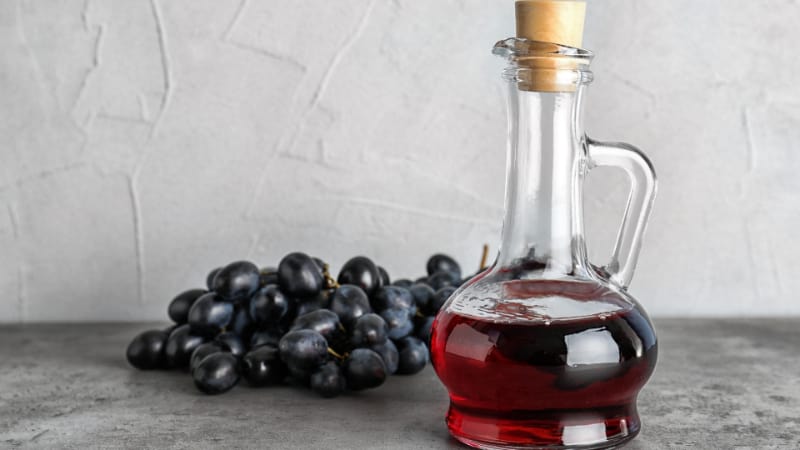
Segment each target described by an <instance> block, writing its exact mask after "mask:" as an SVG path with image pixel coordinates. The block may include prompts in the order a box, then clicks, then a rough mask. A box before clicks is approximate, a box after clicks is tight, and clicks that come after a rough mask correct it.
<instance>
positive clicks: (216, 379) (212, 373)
mask: <svg viewBox="0 0 800 450" xmlns="http://www.w3.org/2000/svg"><path fill="white" fill-rule="evenodd" d="M238 365H239V362H238V360H237V359H236V357H235V356H233V355H231V354H230V353H212V354H210V355H208V356H206V357H205V358H203V360H202V361H200V363H199V364H198V365H197V367H195V369H194V371H192V378H193V379H194V384H195V386H197V389H200V390H201V391H202V392H204V393H206V394H221V393H223V392H226V391H229V390H230V389H231V388H233V387H234V386H236V383H238V382H239V371H238V367H237V366H238Z"/></svg>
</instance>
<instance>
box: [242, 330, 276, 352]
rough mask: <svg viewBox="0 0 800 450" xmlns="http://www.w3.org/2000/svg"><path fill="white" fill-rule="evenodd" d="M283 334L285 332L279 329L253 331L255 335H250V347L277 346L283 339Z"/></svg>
mask: <svg viewBox="0 0 800 450" xmlns="http://www.w3.org/2000/svg"><path fill="white" fill-rule="evenodd" d="M282 334H283V333H281V331H280V330H277V329H270V330H261V331H256V332H255V333H253V336H251V337H250V348H256V347H260V346H262V345H272V346H275V347H277V346H278V343H279V342H280V341H281V335H282Z"/></svg>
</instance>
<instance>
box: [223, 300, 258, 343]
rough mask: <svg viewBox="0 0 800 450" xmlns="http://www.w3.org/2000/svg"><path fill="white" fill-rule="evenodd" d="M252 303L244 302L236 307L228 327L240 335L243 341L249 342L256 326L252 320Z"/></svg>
mask: <svg viewBox="0 0 800 450" xmlns="http://www.w3.org/2000/svg"><path fill="white" fill-rule="evenodd" d="M249 309H250V303H249V302H242V303H239V304H237V305H236V306H234V309H233V319H232V320H231V324H230V326H229V327H228V329H230V330H231V331H233V332H234V333H236V334H238V335H239V337H240V338H242V341H244V342H249V341H250V337H251V336H252V335H253V332H254V331H255V328H256V326H255V324H254V323H253V320H252V319H251V318H250V311H249Z"/></svg>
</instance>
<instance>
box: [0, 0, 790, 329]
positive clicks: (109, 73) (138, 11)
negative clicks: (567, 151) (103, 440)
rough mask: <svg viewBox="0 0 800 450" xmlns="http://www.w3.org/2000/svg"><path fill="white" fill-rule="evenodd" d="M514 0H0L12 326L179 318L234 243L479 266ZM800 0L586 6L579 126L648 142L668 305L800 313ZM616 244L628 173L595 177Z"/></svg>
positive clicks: (0, 218)
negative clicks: (173, 303) (586, 55)
mask: <svg viewBox="0 0 800 450" xmlns="http://www.w3.org/2000/svg"><path fill="white" fill-rule="evenodd" d="M511 3H512V2H511V1H510V0H506V1H498V0H481V1H478V0H470V1H463V0H458V1H435V2H422V1H401V0H395V1H389V0H372V1H368V0H340V1H335V2H333V1H323V0H314V1H306V0H303V1H299V0H270V1H259V2H257V1H248V0H244V1H241V0H224V1H223V0H203V1H198V0H182V1H178V0H169V1H167V0H137V1H127V2H121V1H117V2H109V1H99V0H97V1H96V0H62V1H54V0H42V1H22V0H17V1H13V0H8V1H3V2H0V46H1V47H2V51H0V99H2V102H0V294H2V296H0V321H10V322H14V321H48V320H104V319H108V320H137V319H160V318H164V317H165V308H166V303H167V302H168V301H169V299H170V298H171V296H172V295H173V294H174V293H176V292H177V291H179V290H181V289H183V288H186V287H193V286H195V285H200V284H202V282H203V280H204V277H205V273H206V272H207V271H208V270H209V269H211V268H213V267H215V266H217V265H219V264H221V263H224V262H227V261H230V260H234V259H241V258H252V259H254V260H256V261H258V262H260V263H262V264H269V263H272V264H274V263H275V262H276V261H277V260H278V259H279V258H280V256H281V255H283V254H285V253H287V252H289V251H291V250H295V249H299V250H304V251H307V252H311V253H313V254H316V255H319V256H322V257H324V258H326V259H328V260H330V261H331V262H332V263H333V264H334V265H335V266H337V267H338V266H339V265H340V264H341V263H342V262H343V261H345V260H346V259H347V257H348V256H351V255H354V254H361V253H363V254H366V255H369V256H371V257H373V258H375V259H376V260H377V261H378V262H380V263H381V264H383V265H384V266H385V267H386V268H387V269H389V271H390V272H391V273H392V274H395V275H398V276H417V275H420V274H421V272H422V271H423V268H424V261H425V259H426V257H427V256H428V255H429V254H430V253H431V252H433V251H445V252H448V253H451V254H453V255H454V256H456V257H457V258H458V259H460V260H461V261H462V264H463V265H465V266H467V267H472V266H476V265H477V264H478V260H479V254H480V246H481V244H482V243H484V242H488V243H490V244H491V245H492V246H493V247H494V246H496V243H497V241H498V237H499V231H500V219H501V213H502V194H503V170H504V164H505V163H504V157H505V155H504V152H505V149H504V145H505V144H504V133H505V116H504V114H505V111H504V105H503V98H502V94H503V89H502V85H501V83H500V80H499V77H498V73H499V71H500V69H501V67H502V63H501V62H500V61H498V60H495V58H494V57H492V56H491V55H490V54H489V49H490V47H491V45H492V44H493V43H494V42H495V41H496V40H499V39H500V38H504V37H507V36H509V35H512V34H513V17H512V12H513V7H512V4H511ZM798 17H800V3H799V2H797V1H790V0H773V1H769V2H767V1H763V0H762V1H755V2H753V1H743V0H735V1H734V0H725V1H722V0H716V1H715V0H701V1H694V0H673V1H668V2H665V1H660V0H605V1H603V2H599V1H593V2H592V1H590V4H589V15H588V24H587V36H586V39H585V44H586V46H587V47H588V48H591V49H593V50H595V51H596V53H597V58H596V61H595V64H594V65H593V68H594V71H595V77H596V81H595V83H594V85H593V86H592V87H591V88H590V93H589V95H588V102H587V129H588V130H589V132H590V133H591V134H592V135H594V136H595V137H596V138H599V139H612V140H626V141H629V142H632V143H635V144H637V145H639V146H640V147H642V148H643V149H645V150H646V151H647V152H648V154H649V155H650V156H651V158H652V159H653V161H654V163H655V164H656V167H657V169H658V172H659V177H660V183H661V184H660V193H659V198H658V199H657V204H656V208H655V211H654V215H653V219H652V223H651V226H650V228H649V233H648V236H647V239H646V243H645V248H644V251H643V254H642V258H641V262H640V266H639V269H638V273H637V277H636V279H635V280H634V284H633V287H632V292H633V293H634V294H635V295H636V296H637V297H639V298H640V299H641V300H642V302H643V303H644V304H645V305H646V307H647V308H648V310H649V311H650V312H651V314H653V315H656V316H659V315H662V316H663V315H683V314H687V315H777V314H800V303H798V302H797V301H796V300H795V299H794V297H793V295H792V294H793V293H794V292H797V291H798V290H799V289H800V276H798V275H797V274H798V273H800V262H798V261H800V259H799V258H797V256H796V255H797V254H798V253H800V239H795V238H794V237H795V234H796V230H797V229H798V227H799V226H800V201H799V200H800V177H798V176H797V174H798V173H800V144H798V142H800V123H799V122H798V120H800V90H798V89H797V86H796V83H797V80H796V78H797V73H800V59H799V58H797V53H796V43H797V42H799V41H800V28H798V27H797V18H798ZM588 187H589V189H588V190H589V198H588V200H587V202H588V204H587V208H586V210H587V216H588V219H587V221H588V223H589V230H588V242H589V245H590V247H591V253H592V255H595V257H596V259H598V260H602V259H603V256H604V255H605V254H607V253H608V252H609V251H610V247H611V240H612V239H613V237H614V233H615V228H616V226H617V223H618V219H619V216H620V214H621V208H622V203H623V201H624V197H625V194H626V189H627V186H626V184H625V180H624V178H623V177H622V176H621V175H620V174H618V173H616V172H614V171H601V170H598V171H597V172H596V173H594V172H593V174H592V177H591V179H590V181H589V186H588Z"/></svg>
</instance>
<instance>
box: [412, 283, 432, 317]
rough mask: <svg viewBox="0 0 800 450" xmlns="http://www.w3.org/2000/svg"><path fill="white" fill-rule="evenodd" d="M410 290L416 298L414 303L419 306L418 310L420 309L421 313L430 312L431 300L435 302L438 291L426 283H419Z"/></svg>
mask: <svg viewBox="0 0 800 450" xmlns="http://www.w3.org/2000/svg"><path fill="white" fill-rule="evenodd" d="M408 290H409V291H410V292H411V296H412V297H414V302H415V303H416V304H417V308H419V310H420V311H423V312H426V313H427V312H428V311H430V309H431V306H430V304H431V300H433V296H434V294H436V291H434V290H433V288H432V287H430V286H428V285H427V284H424V283H417V284H415V285H413V286H411V287H410V288H409V289H408Z"/></svg>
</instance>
